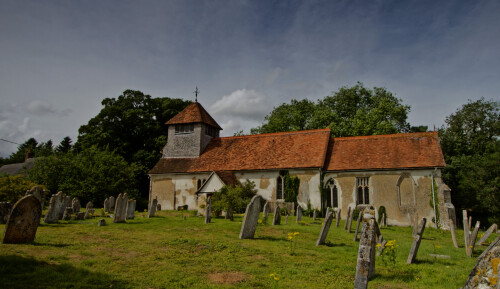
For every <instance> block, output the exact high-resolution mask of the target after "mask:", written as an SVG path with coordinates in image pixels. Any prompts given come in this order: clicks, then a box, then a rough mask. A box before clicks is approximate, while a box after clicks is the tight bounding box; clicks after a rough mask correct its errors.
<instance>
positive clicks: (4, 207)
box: [0, 202, 14, 224]
mask: <svg viewBox="0 0 500 289" xmlns="http://www.w3.org/2000/svg"><path fill="white" fill-rule="evenodd" d="M13 206H14V204H12V203H9V202H0V224H6V223H7V219H8V218H9V215H10V211H11V210H12V207H13Z"/></svg>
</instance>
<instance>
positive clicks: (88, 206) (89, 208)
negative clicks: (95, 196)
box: [83, 202, 94, 219]
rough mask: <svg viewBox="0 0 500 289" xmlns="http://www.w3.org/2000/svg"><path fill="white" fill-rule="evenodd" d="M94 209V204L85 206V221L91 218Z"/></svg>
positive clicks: (90, 203) (89, 203)
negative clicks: (91, 211)
mask: <svg viewBox="0 0 500 289" xmlns="http://www.w3.org/2000/svg"><path fill="white" fill-rule="evenodd" d="M93 207H94V204H92V202H88V203H87V205H86V206H85V215H84V217H83V218H84V219H88V218H90V210H91V209H92V208H93Z"/></svg>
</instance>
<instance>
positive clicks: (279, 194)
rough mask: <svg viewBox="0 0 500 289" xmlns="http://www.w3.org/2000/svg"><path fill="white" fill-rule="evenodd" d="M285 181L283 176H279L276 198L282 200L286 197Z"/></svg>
mask: <svg viewBox="0 0 500 289" xmlns="http://www.w3.org/2000/svg"><path fill="white" fill-rule="evenodd" d="M283 182H284V178H283V177H282V176H278V178H277V179H276V200H281V199H284V198H285V196H284V194H283V187H284V185H283Z"/></svg>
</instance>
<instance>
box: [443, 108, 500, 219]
mask: <svg viewBox="0 0 500 289" xmlns="http://www.w3.org/2000/svg"><path fill="white" fill-rule="evenodd" d="M499 111H500V103H499V102H498V101H493V100H489V101H488V100H485V99H484V98H481V99H479V100H477V101H469V102H468V103H467V104H465V105H463V106H462V107H461V108H460V109H458V110H457V111H456V112H455V113H453V114H451V115H450V116H448V117H447V118H446V120H445V122H446V125H444V126H443V127H442V128H441V129H439V137H440V140H441V147H442V149H443V154H444V156H445V160H446V163H447V166H446V168H445V169H444V170H443V179H444V181H445V182H446V183H447V184H448V186H450V188H451V190H452V202H453V204H454V205H455V207H456V209H457V212H461V211H462V210H469V211H472V214H473V215H474V216H475V217H476V218H478V219H481V220H482V224H487V223H488V222H489V223H492V222H497V223H498V222H500V214H499V212H500V173H499V169H500V166H499V165H498V164H500V114H499Z"/></svg>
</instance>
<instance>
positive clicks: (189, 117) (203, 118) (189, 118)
mask: <svg viewBox="0 0 500 289" xmlns="http://www.w3.org/2000/svg"><path fill="white" fill-rule="evenodd" d="M200 122H201V123H205V124H208V125H211V126H213V127H215V128H218V129H220V130H222V128H221V127H220V126H219V124H218V123H217V122H216V121H215V120H214V119H213V118H212V117H211V116H210V114H208V112H207V111H206V110H205V108H203V106H202V105H201V104H200V103H199V102H193V103H191V104H190V105H188V106H187V107H186V108H185V109H184V110H183V111H181V112H179V113H178V114H177V115H176V116H174V117H172V118H171V119H170V120H169V121H167V122H166V123H165V124H167V125H171V124H187V123H200Z"/></svg>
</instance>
